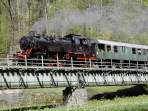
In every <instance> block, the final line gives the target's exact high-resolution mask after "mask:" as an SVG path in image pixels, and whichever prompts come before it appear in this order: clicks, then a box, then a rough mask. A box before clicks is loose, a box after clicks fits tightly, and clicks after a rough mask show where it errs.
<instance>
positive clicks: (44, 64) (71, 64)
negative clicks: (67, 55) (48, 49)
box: [0, 57, 148, 70]
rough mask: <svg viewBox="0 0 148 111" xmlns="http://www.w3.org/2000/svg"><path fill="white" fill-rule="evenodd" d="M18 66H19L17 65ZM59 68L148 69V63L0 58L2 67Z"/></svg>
mask: <svg viewBox="0 0 148 111" xmlns="http://www.w3.org/2000/svg"><path fill="white" fill-rule="evenodd" d="M17 66H18V67H17ZM14 67H15V68H26V69H28V68H57V69H63V68H68V69H72V70H73V69H89V70H92V69H96V70H97V69H112V70H114V69H120V70H121V69H123V70H125V69H127V70H128V69H130V70H131V69H135V70H136V69H137V70H139V69H142V70H147V69H148V64H147V62H145V63H144V64H142V63H131V62H129V63H122V62H120V63H117V62H112V61H111V62H105V61H102V60H100V61H91V60H86V61H76V60H73V58H71V59H70V60H63V59H59V58H58V57H57V58H56V59H44V58H43V57H42V58H41V59H37V58H36V59H26V60H22V61H21V60H19V61H18V59H17V58H9V57H7V58H0V68H14Z"/></svg>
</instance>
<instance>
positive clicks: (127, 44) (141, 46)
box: [98, 40, 148, 49]
mask: <svg viewBox="0 0 148 111" xmlns="http://www.w3.org/2000/svg"><path fill="white" fill-rule="evenodd" d="M98 42H99V43H101V44H107V45H111V46H124V47H131V48H140V49H148V46H147V45H137V44H129V43H122V42H114V41H108V40H98Z"/></svg>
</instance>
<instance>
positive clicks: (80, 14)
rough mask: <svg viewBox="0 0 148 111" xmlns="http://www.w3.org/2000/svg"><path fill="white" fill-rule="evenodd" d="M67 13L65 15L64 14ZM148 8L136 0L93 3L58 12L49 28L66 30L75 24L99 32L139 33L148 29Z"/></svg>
mask: <svg viewBox="0 0 148 111" xmlns="http://www.w3.org/2000/svg"><path fill="white" fill-rule="evenodd" d="M64 14H65V15H64ZM147 20H148V9H147V8H145V7H144V6H143V5H142V4H139V3H138V2H136V1H135V0H128V2H125V1H124V0H112V4H109V5H104V6H102V5H93V6H91V7H90V8H87V9H86V10H84V11H80V10H73V11H69V12H66V13H59V12H58V13H57V14H55V16H54V17H53V19H51V20H50V21H49V24H48V25H49V30H50V31H54V32H66V31H68V30H69V29H71V28H73V27H75V26H84V25H85V26H86V27H93V28H94V29H96V31H97V32H98V33H99V32H111V33H125V34H129V35H137V34H141V33H145V32H147V31H148V22H147Z"/></svg>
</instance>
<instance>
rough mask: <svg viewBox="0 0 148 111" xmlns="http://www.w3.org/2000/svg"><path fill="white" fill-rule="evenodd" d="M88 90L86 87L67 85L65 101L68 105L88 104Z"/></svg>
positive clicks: (64, 93) (64, 92) (64, 95)
mask: <svg viewBox="0 0 148 111" xmlns="http://www.w3.org/2000/svg"><path fill="white" fill-rule="evenodd" d="M87 99H88V95H87V90H86V89H85V88H74V87H66V88H65V90H63V102H64V104H65V105H66V106H85V105H87Z"/></svg>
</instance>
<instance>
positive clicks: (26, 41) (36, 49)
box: [17, 32, 96, 61]
mask: <svg viewBox="0 0 148 111" xmlns="http://www.w3.org/2000/svg"><path fill="white" fill-rule="evenodd" d="M20 49H21V52H18V53H17V58H18V59H19V60H25V59H34V58H38V59H41V57H43V58H44V59H56V58H57V56H58V58H59V59H63V60H70V59H71V58H73V60H78V61H84V60H96V54H95V41H93V40H91V39H86V38H84V37H81V36H80V35H74V34H69V35H66V36H64V37H63V38H62V37H53V36H45V35H36V34H34V33H33V32H31V33H30V34H29V35H28V36H23V37H22V38H21V39H20Z"/></svg>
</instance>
